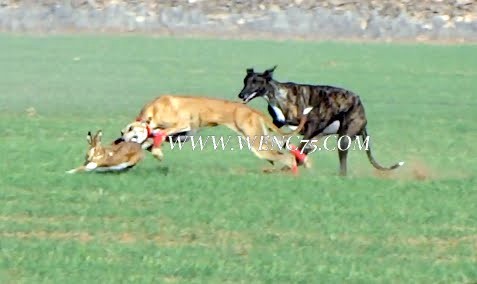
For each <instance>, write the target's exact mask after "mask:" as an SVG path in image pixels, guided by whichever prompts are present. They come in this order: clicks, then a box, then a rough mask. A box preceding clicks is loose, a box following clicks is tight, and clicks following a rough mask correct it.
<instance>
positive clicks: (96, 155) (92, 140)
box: [66, 130, 144, 174]
mask: <svg viewBox="0 0 477 284" xmlns="http://www.w3.org/2000/svg"><path fill="white" fill-rule="evenodd" d="M102 135H103V132H102V131H101V130H99V131H98V132H97V133H96V135H94V136H91V131H90V132H88V135H87V136H86V139H87V141H88V144H89V149H88V152H87V154H86V157H85V163H84V164H83V165H82V166H80V167H77V168H75V169H72V170H69V171H67V172H66V173H69V174H73V173H77V172H84V171H86V172H89V171H97V172H105V171H122V170H125V169H130V168H132V167H134V166H135V165H136V164H137V163H139V162H140V161H141V160H142V159H143V158H144V152H143V149H142V148H141V144H139V143H135V142H121V143H118V144H113V145H110V146H106V147H104V146H102V145H101V136H102Z"/></svg>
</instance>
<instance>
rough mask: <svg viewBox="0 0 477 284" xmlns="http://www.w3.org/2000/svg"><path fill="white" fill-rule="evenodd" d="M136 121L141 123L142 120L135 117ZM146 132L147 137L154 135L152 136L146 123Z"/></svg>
mask: <svg viewBox="0 0 477 284" xmlns="http://www.w3.org/2000/svg"><path fill="white" fill-rule="evenodd" d="M136 121H138V122H141V121H142V119H141V118H140V117H137V118H136ZM146 130H147V137H154V135H152V130H151V127H149V124H148V123H146Z"/></svg>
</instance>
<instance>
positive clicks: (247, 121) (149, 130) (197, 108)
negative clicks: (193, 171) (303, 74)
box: [120, 95, 311, 172]
mask: <svg viewBox="0 0 477 284" xmlns="http://www.w3.org/2000/svg"><path fill="white" fill-rule="evenodd" d="M310 111H311V108H306V109H304V110H302V113H303V115H302V117H301V120H300V124H299V125H298V127H297V128H296V129H295V130H294V131H293V132H290V133H284V132H282V131H281V130H280V129H279V128H278V127H276V126H275V125H274V124H273V122H272V120H271V119H270V118H268V117H267V116H265V115H263V114H262V113H261V112H259V111H257V110H254V109H252V108H250V107H248V106H247V105H245V104H243V103H239V102H232V101H227V100H222V99H215V98H206V97H195V96H172V95H164V96H161V97H158V98H156V99H155V100H153V101H152V102H150V103H148V104H146V105H145V106H144V107H143V109H142V110H141V112H140V113H139V116H138V117H137V119H136V121H135V122H132V123H130V124H129V125H127V126H126V127H125V128H124V129H123V130H122V131H121V133H122V137H121V138H120V140H121V139H122V140H124V141H133V142H138V143H141V144H143V148H145V149H148V150H150V151H151V152H152V154H153V155H154V156H155V157H156V158H157V159H159V160H162V158H163V153H162V151H161V150H160V148H159V146H160V144H161V143H162V141H163V140H165V137H170V135H178V134H180V133H190V132H195V131H197V130H199V129H201V128H204V127H215V126H218V125H224V126H226V127H228V128H230V129H232V130H233V131H235V132H236V133H239V134H240V135H242V136H243V137H250V138H253V137H259V136H268V135H269V130H272V132H275V133H279V134H281V135H284V136H290V135H295V134H297V133H299V132H300V131H301V129H302V128H303V126H304V125H305V122H306V114H308V113H309V112H310ZM151 138H153V140H154V142H153V143H152V147H151ZM259 140H260V139H253V141H254V142H253V143H252V144H253V145H251V147H252V151H253V153H254V154H255V155H256V156H257V157H259V158H260V159H265V160H267V161H269V162H270V163H271V164H272V165H273V164H274V163H275V162H280V163H281V164H283V165H285V166H286V167H287V168H288V169H291V170H292V171H293V172H296V170H297V163H296V158H297V155H300V153H299V152H297V151H296V150H292V151H291V153H282V152H279V151H278V150H275V149H269V150H263V149H259Z"/></svg>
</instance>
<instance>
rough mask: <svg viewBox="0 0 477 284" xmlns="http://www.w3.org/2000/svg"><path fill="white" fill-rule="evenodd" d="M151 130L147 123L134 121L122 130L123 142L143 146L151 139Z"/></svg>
mask: <svg viewBox="0 0 477 284" xmlns="http://www.w3.org/2000/svg"><path fill="white" fill-rule="evenodd" d="M150 135H151V133H150V129H149V125H148V124H147V122H144V121H134V122H132V123H130V124H128V125H127V126H126V127H124V128H123V129H122V130H121V138H120V139H121V140H122V141H126V142H129V141H130V142H136V143H139V144H143V143H144V142H145V141H146V140H147V139H148V138H149V137H150Z"/></svg>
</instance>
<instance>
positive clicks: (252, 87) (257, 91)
mask: <svg viewBox="0 0 477 284" xmlns="http://www.w3.org/2000/svg"><path fill="white" fill-rule="evenodd" d="M275 68H277V66H274V67H272V68H270V69H267V70H265V72H263V73H257V72H255V71H253V68H249V69H247V75H245V78H244V79H243V85H244V86H243V89H242V91H241V92H240V94H239V95H238V97H239V98H240V99H242V100H243V102H244V103H248V102H249V101H251V100H253V99H254V98H258V97H263V96H266V95H268V93H269V91H270V87H271V86H270V81H271V80H272V79H273V78H272V77H273V71H275Z"/></svg>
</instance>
